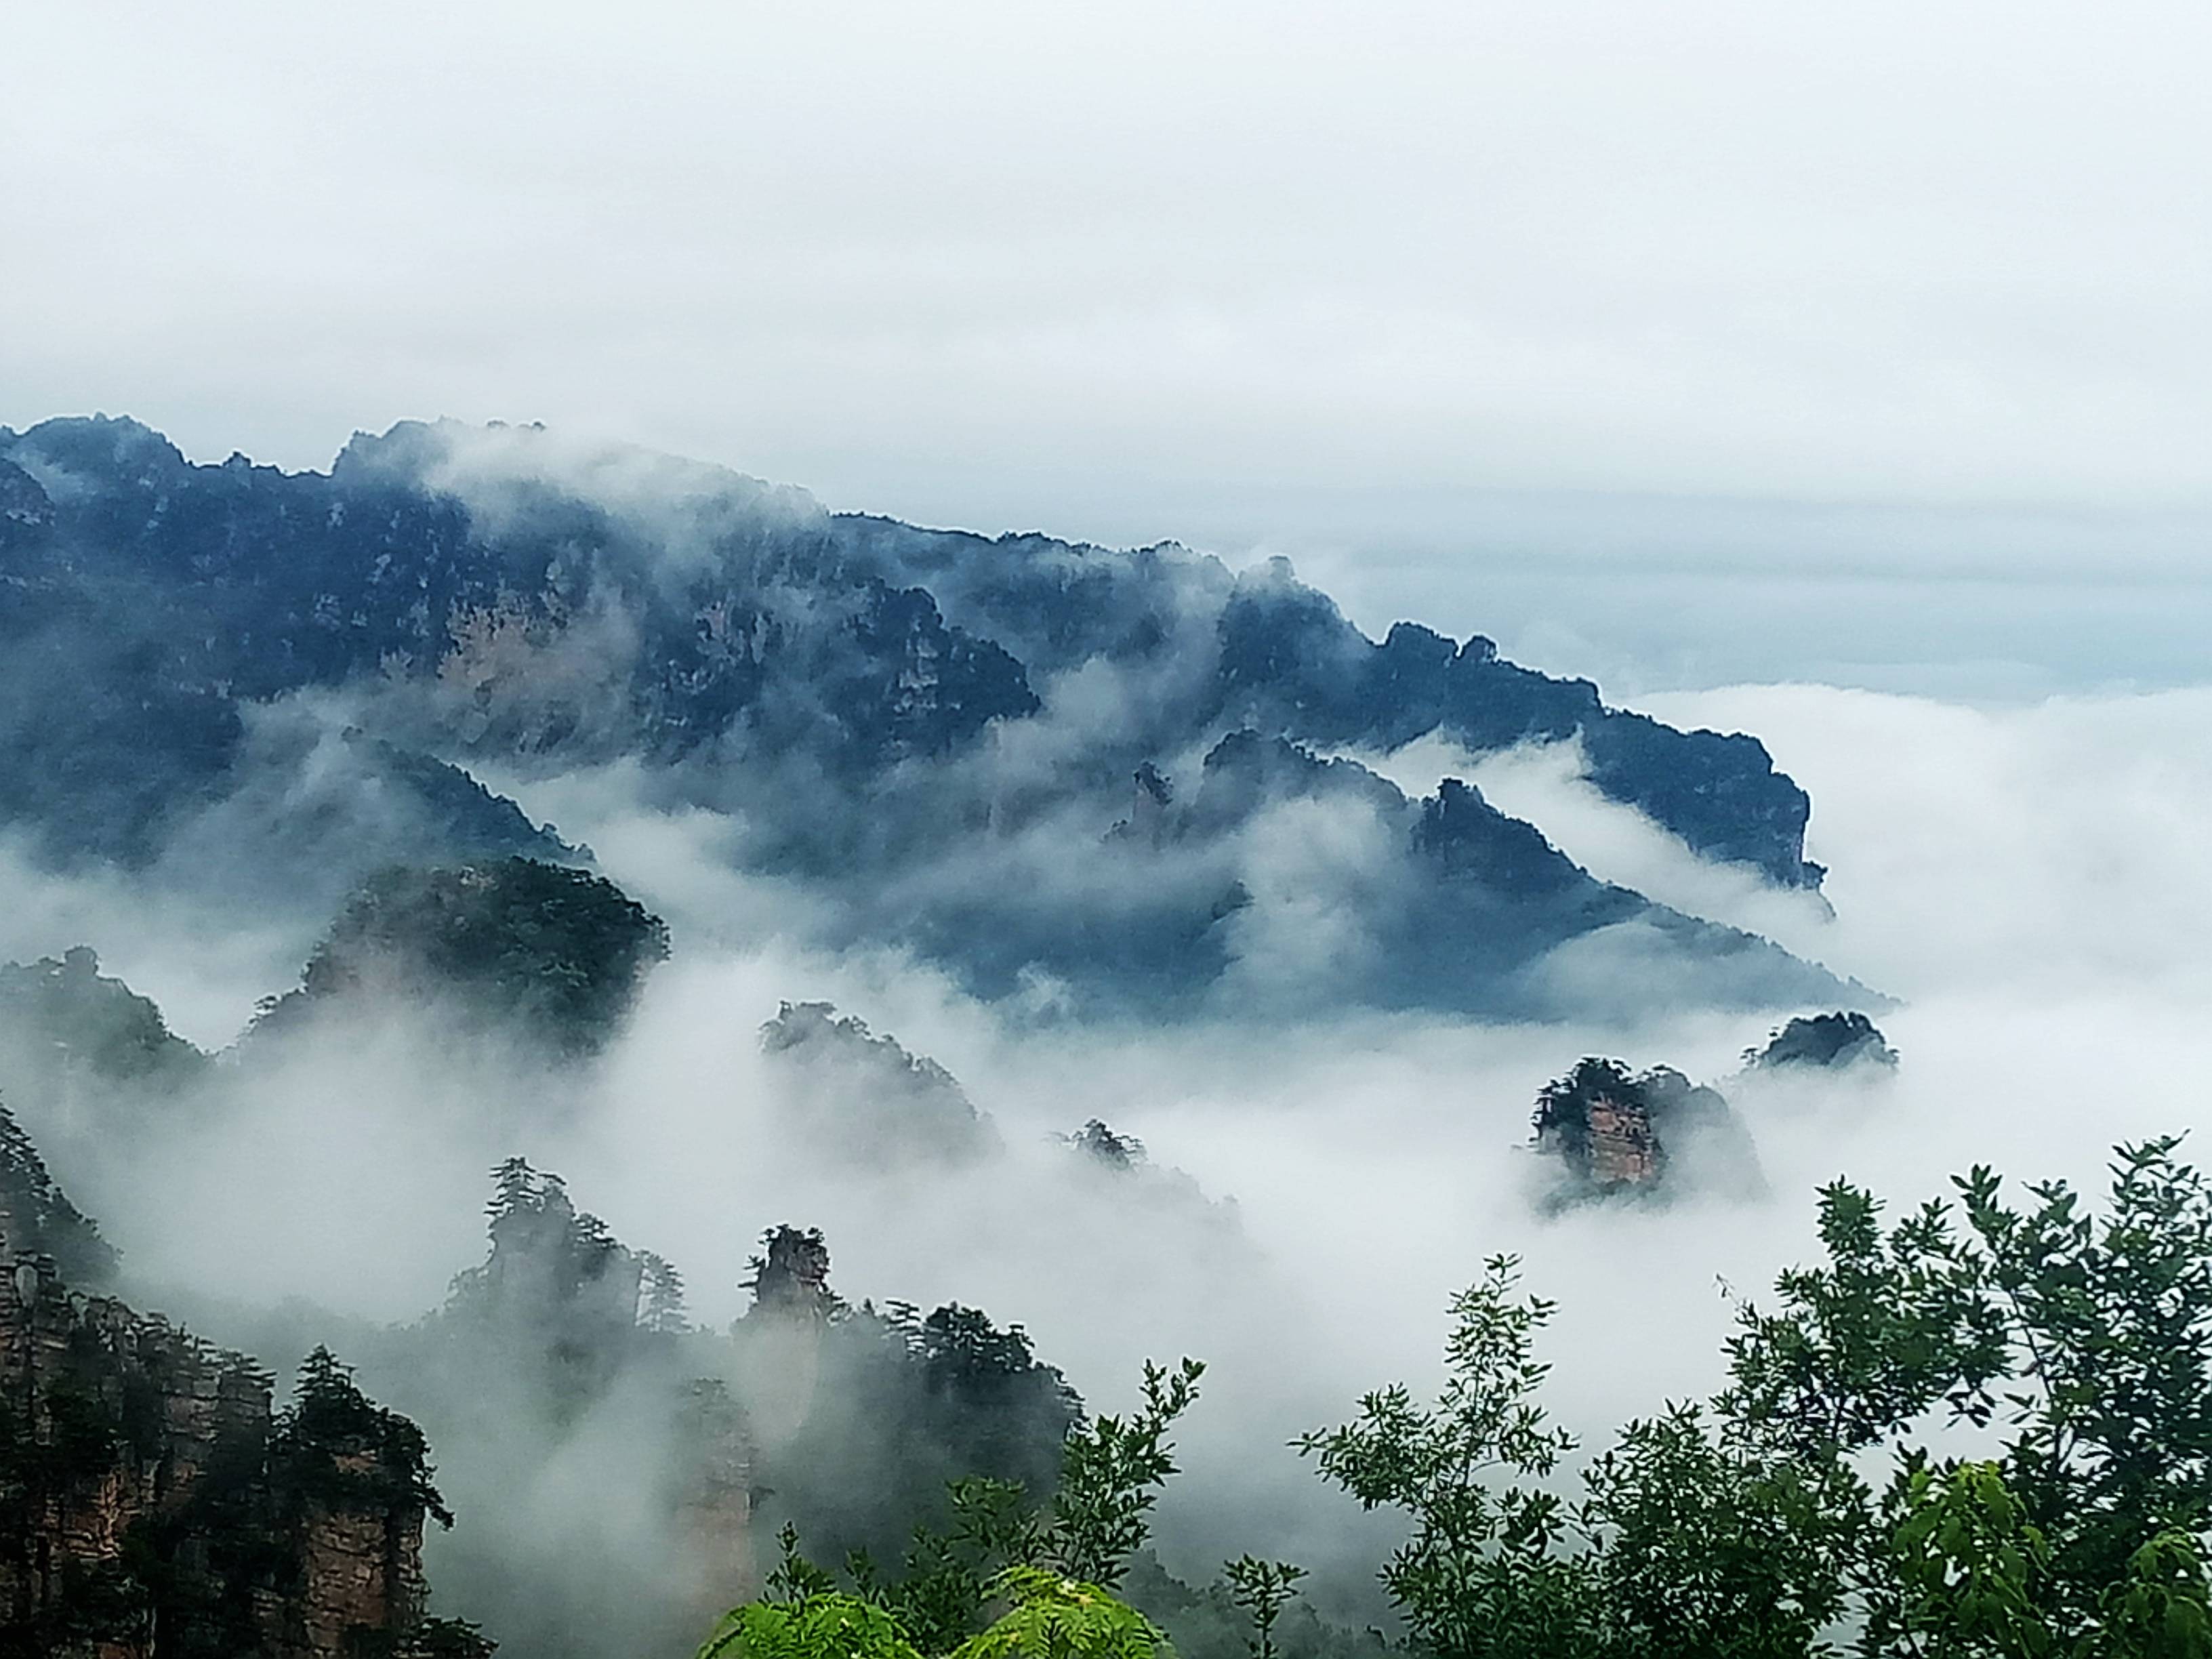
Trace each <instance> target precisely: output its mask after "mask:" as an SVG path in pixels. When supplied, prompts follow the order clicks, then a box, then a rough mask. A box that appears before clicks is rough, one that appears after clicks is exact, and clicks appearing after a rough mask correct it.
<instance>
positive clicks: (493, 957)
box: [255, 858, 668, 1056]
mask: <svg viewBox="0 0 2212 1659" xmlns="http://www.w3.org/2000/svg"><path fill="white" fill-rule="evenodd" d="M667 957H668V929H667V927H666V925H665V924H664V923H663V922H662V921H661V920H660V918H659V917H658V916H656V915H653V914H652V913H651V912H650V911H648V910H647V909H646V908H645V907H644V906H643V905H641V904H640V903H638V902H636V901H635V899H633V898H631V897H630V896H629V894H627V893H625V892H623V890H622V889H621V888H619V887H617V886H616V885H615V884H613V883H612V882H611V881H608V880H606V879H605V878H603V877H600V876H596V875H593V874H592V873H591V872H589V871H585V870H576V869H570V868H568V867H566V866H561V865H556V864H547V863H545V862H544V861H542V860H537V859H525V858H512V859H501V860H496V861H495V862H491V863H487V864H478V865H465V866H460V867H458V868H453V869H429V870H422V869H393V870H386V871H384V872H380V874H378V875H377V876H375V877H374V878H372V879H370V880H369V881H368V882H367V883H365V884H363V885H362V888H361V889H360V890H359V891H357V892H356V894H355V895H354V896H353V897H352V898H351V900H349V902H348V903H347V904H346V906H345V908H344V909H343V911H341V912H340V913H339V915H338V918H337V921H335V922H334V923H332V924H331V931H330V933H329V934H328V935H327V936H326V937H325V939H324V940H323V942H322V944H321V945H319V946H318V947H317V948H316V951H315V953H314V954H313V957H310V958H309V959H308V962H307V968H306V969H305V971H304V972H303V974H302V975H301V982H300V988H299V989H298V990H296V991H293V992H291V993H289V994H287V995H285V996H283V997H282V998H279V999H278V1000H276V1001H275V1002H274V1003H273V1004H271V1005H270V1006H269V1007H268V1008H267V1009H266V1010H265V1011H264V1012H263V1014H262V1016H261V1018H260V1019H259V1021H258V1023H257V1024H256V1027H255V1030H256V1033H257V1035H258V1036H264V1037H265V1036H270V1035H272V1034H276V1033H282V1032H283V1031H286V1030H291V1029H294V1028H296V1027H299V1026H302V1025H306V1024H310V1023H312V1022H313V1020H314V1019H316V1018H318V1017H319V1015H320V1014H321V1013H322V1012H324V1011H325V1010H327V1009H329V1008H331V1007H332V1006H336V1007H337V1008H339V1009H340V1010H342V1011H343V1015H344V1017H345V1018H349V1019H351V1018H360V1017H361V1015H362V1012H363V1011H364V1009H366V1008H371V1007H374V1005H375V1004H376V1003H377V1002H378V1001H380V1000H388V1001H394V1002H399V1003H404V1004H410V1005H413V1006H416V1007H420V1008H435V1009H436V1010H438V1011H439V1012H440V1014H441V1016H442V1017H443V1018H448V1019H452V1020H455V1021H457V1022H459V1023H460V1024H464V1025H467V1026H473V1027H503V1028H505V1029H507V1030H509V1031H510V1032H512V1033H513V1034H515V1035H518V1036H523V1037H525V1038H527V1039H529V1040H530V1041H532V1042H534V1043H536V1044H537V1045H538V1046H540V1047H542V1048H545V1049H547V1050H549V1051H550V1052H552V1053H555V1054H563V1055H571V1056H573V1055H578V1054H590V1053H592V1052H593V1051H594V1050H596V1049H598V1048H601V1047H603V1046H604V1045H605V1043H606V1042H608V1041H609V1040H610V1039H611V1037H612V1036H614V1034H615V1032H616V1031H617V1030H618V1029H619V1028H620V1027H621V1024H622V1023H623V1020H624V1018H627V1017H628V1015H629V1012H630V1011H631V1008H632V1007H633V1006H634V1005H635V1002H636V1000H637V997H638V994H639V991H640V989H641V987H642V986H643V984H644V981H645V976H646V975H647V974H648V973H649V972H650V971H651V970H652V969H653V968H654V967H655V966H657V965H658V964H659V963H662V962H664V961H665V960H666V959H667Z"/></svg>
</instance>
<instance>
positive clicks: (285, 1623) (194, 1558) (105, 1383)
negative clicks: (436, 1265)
mask: <svg viewBox="0 0 2212 1659" xmlns="http://www.w3.org/2000/svg"><path fill="white" fill-rule="evenodd" d="M436 1508H437V1498H436V1494H435V1492H432V1491H431V1490H430V1489H429V1487H428V1483H427V1480H426V1478H425V1472H424V1468H423V1466H422V1446H421V1440H420V1437H419V1436H418V1435H415V1434H414V1433H413V1431H412V1427H411V1425H407V1424H405V1423H404V1419H395V1418H392V1416H391V1415H390V1414H389V1413H383V1412H380V1411H379V1410H377V1408H375V1407H373V1406H370V1405H369V1404H368V1402H367V1401H363V1400H362V1399H361V1397H360V1395H358V1393H357V1392H356V1391H354V1390H353V1389H352V1388H351V1384H350V1383H349V1381H348V1380H347V1378H346V1377H345V1375H344V1373H343V1370H340V1369H339V1368H337V1366H336V1364H335V1362H332V1361H330V1360H329V1358H328V1357H327V1356H326V1355H319V1356H318V1358H317V1359H316V1360H315V1361H313V1362H311V1364H310V1367H309V1371H308V1376H307V1380H306V1382H305V1383H303V1391H302V1395H301V1401H300V1402H299V1403H298V1404H296V1405H295V1407H292V1408H290V1409H289V1410H288V1411H286V1412H283V1413H279V1412H276V1410H274V1409H273V1406H272V1401H271V1398H270V1378H269V1376H268V1375H267V1373H265V1372H264V1371H263V1370H260V1369H259V1368H258V1366H256V1365H255V1364H252V1362H251V1361H249V1360H246V1358H242V1357H241V1356H240V1355H237V1354H232V1353H225V1352H221V1351H219V1350H216V1349H214V1348H211V1347H210V1346H207V1345H206V1344H204V1343H202V1342H200V1341H198V1340H196V1339H195V1338H193V1337H191V1336H190V1335H188V1334H185V1332H183V1331H181V1330H179V1329H177V1328H174V1327H173V1326H170V1325H169V1324H167V1322H164V1321H162V1320H161V1319H160V1318H158V1317H152V1316H141V1315H138V1314H136V1313H133V1312H132V1311H131V1310H130V1309H129V1308H127V1307H125V1305H124V1304H122V1303H120V1302H118V1301H116V1300H113V1299H112V1298H110V1297H97V1296H87V1295H85V1294H84V1293H82V1291H76V1290H73V1289H72V1288H71V1287H70V1285H68V1284H67V1283H65V1282H64V1280H63V1279H62V1278H61V1277H60V1275H59V1273H58V1272H57V1270H56V1267H55V1263H54V1258H53V1257H52V1256H51V1255H47V1254H46V1253H44V1252H42V1251H40V1250H38V1249H35V1248H34V1241H33V1238H32V1237H31V1230H30V1228H29V1226H28V1225H27V1223H26V1221H25V1220H24V1218H22V1217H21V1215H20V1214H19V1205H18V1200H17V1198H16V1196H15V1195H14V1194H9V1193H7V1192H4V1191H0V1650H4V1651H6V1652H7V1653H9V1654H10V1655H18V1654H20V1655H22V1656H24V1659H186V1656H191V1659H198V1656H215V1655H222V1656H226V1659H357V1656H360V1655H362V1654H365V1653H370V1652H380V1653H384V1654H389V1655H392V1656H415V1655H421V1656H428V1655H429V1654H431V1653H432V1652H433V1651H434V1650H435V1651H438V1652H441V1653H443V1654H449V1655H459V1654H465V1653H468V1652H471V1651H474V1652H476V1653H477V1654H485V1653H489V1644H485V1643H481V1642H471V1639H470V1638H469V1635H468V1632H465V1630H462V1629H460V1628H458V1627H453V1626H439V1625H435V1624H433V1623H431V1622H430V1621H428V1620H426V1619H425V1617H424V1613H423V1599H424V1586H423V1579H422V1554H421V1552H422V1527H423V1522H424V1519H425V1517H426V1516H428V1515H429V1514H431V1513H433V1512H435V1510H436Z"/></svg>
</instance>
